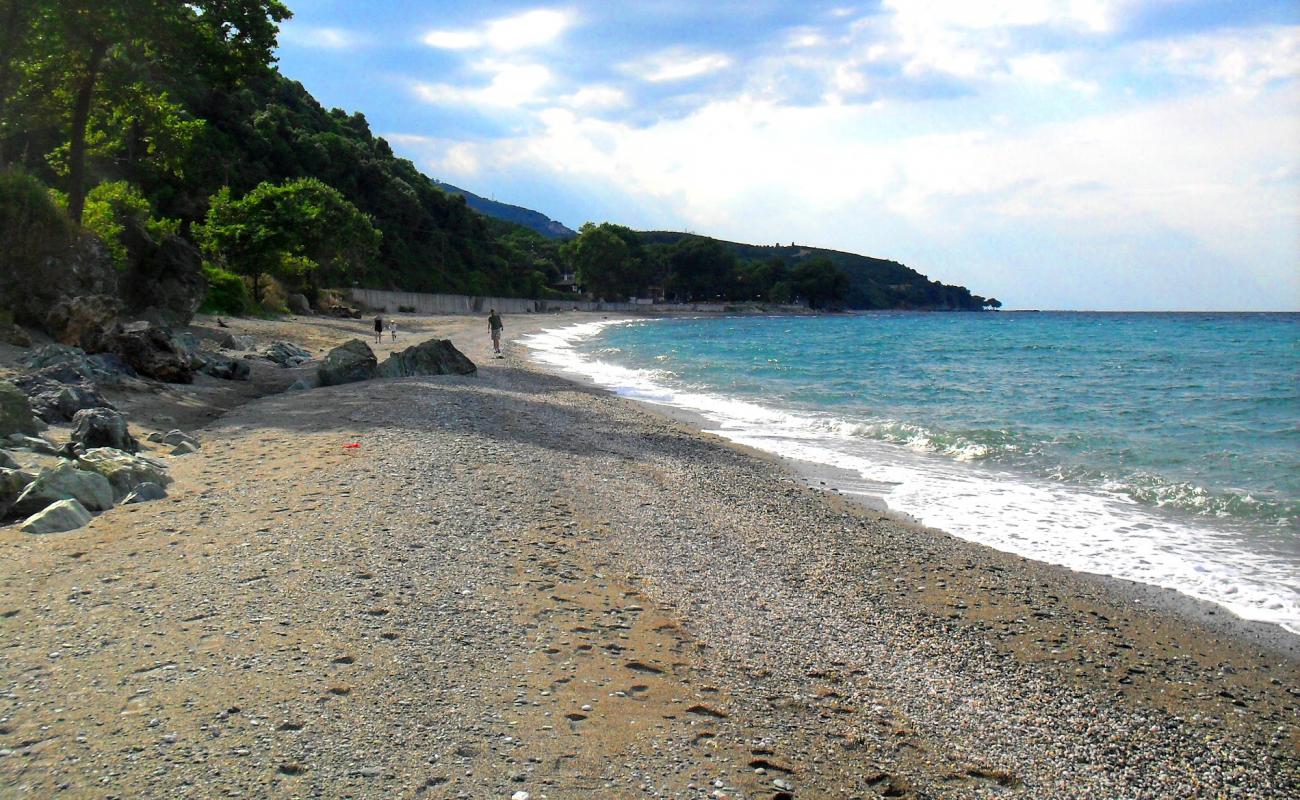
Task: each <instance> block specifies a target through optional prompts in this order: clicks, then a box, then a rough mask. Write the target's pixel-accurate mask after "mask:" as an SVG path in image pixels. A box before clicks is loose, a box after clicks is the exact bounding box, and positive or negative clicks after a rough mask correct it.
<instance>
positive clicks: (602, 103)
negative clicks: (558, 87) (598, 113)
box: [563, 86, 628, 109]
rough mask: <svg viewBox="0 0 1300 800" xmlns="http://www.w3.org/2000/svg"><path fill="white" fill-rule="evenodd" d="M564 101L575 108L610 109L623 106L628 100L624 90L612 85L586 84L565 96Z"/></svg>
mask: <svg viewBox="0 0 1300 800" xmlns="http://www.w3.org/2000/svg"><path fill="white" fill-rule="evenodd" d="M563 102H564V104H565V105H566V106H568V107H569V108H575V109H608V108H622V107H623V106H626V105H627V102H628V101H627V95H626V94H624V93H623V91H622V90H620V89H616V88H614V87H612V86H584V87H583V88H581V89H579V90H578V91H576V92H574V93H573V94H570V95H568V96H567V97H565V98H563Z"/></svg>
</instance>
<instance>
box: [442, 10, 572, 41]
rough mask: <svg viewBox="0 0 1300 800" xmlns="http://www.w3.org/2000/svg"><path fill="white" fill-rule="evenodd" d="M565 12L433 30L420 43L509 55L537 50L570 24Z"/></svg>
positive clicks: (533, 13)
mask: <svg viewBox="0 0 1300 800" xmlns="http://www.w3.org/2000/svg"><path fill="white" fill-rule="evenodd" d="M573 21H574V20H573V15H572V14H571V13H570V12H567V11H556V10H551V9H537V10H534V11H527V12H524V13H522V14H516V15H515V16H512V17H503V18H501V19H496V20H492V21H491V22H488V23H487V24H485V25H483V26H482V27H480V28H478V29H472V30H433V31H429V32H428V33H426V34H425V35H424V37H423V39H422V41H423V42H424V43H425V44H427V45H429V46H430V47H436V48H439V49H442V50H472V49H479V48H490V49H492V50H496V51H498V52H513V51H516V50H524V49H527V48H531V47H539V46H542V45H546V44H550V43H551V42H553V41H555V40H556V39H558V38H559V37H560V35H561V34H563V33H564V32H565V31H566V30H568V28H569V27H570V26H571V25H572V24H573Z"/></svg>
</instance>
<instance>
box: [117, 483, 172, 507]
mask: <svg viewBox="0 0 1300 800" xmlns="http://www.w3.org/2000/svg"><path fill="white" fill-rule="evenodd" d="M166 496H167V491H166V490H165V489H163V487H161V486H159V485H158V484H156V483H149V482H147V481H146V482H145V483H142V484H140V485H139V486H137V487H135V489H134V491H132V492H131V493H130V494H128V495H127V496H126V497H125V498H124V499H123V500H122V505H124V506H127V505H131V504H132V503H148V502H150V501H152V500H162V499H163V498H164V497H166Z"/></svg>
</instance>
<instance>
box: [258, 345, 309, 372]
mask: <svg viewBox="0 0 1300 800" xmlns="http://www.w3.org/2000/svg"><path fill="white" fill-rule="evenodd" d="M262 357H263V358H267V359H269V360H271V361H274V362H275V363H277V364H279V365H280V366H282V367H296V366H298V365H299V364H305V363H307V362H308V361H311V351H310V350H304V349H303V348H301V347H299V346H298V345H296V344H294V343H293V342H275V343H273V344H271V345H270V346H269V347H267V348H266V349H265V350H263V351H262Z"/></svg>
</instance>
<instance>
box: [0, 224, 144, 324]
mask: <svg viewBox="0 0 1300 800" xmlns="http://www.w3.org/2000/svg"><path fill="white" fill-rule="evenodd" d="M48 245H49V246H48V247H45V248H44V252H43V253H42V254H41V255H40V256H39V258H40V261H39V266H37V267H36V268H35V269H33V268H31V267H30V265H29V264H30V261H29V260H28V259H26V258H6V257H5V253H4V251H6V250H9V249H10V248H11V247H13V246H14V243H12V242H5V243H3V246H0V308H3V309H8V310H9V311H11V312H13V315H14V321H15V322H17V323H20V324H22V325H30V326H32V327H35V328H40V329H41V330H44V331H47V332H48V333H50V334H51V335H56V336H57V335H58V333H60V332H59V331H54V330H49V329H48V328H47V324H48V319H47V317H48V315H49V313H50V310H51V309H52V308H53V307H54V305H55V304H56V303H58V302H59V301H60V300H62V299H63V298H65V297H84V296H86V295H102V296H105V297H117V278H118V273H117V269H116V268H115V267H114V266H113V260H112V258H111V257H110V256H109V254H108V250H107V249H106V248H105V247H104V244H103V242H101V241H100V240H99V239H98V238H97V237H95V236H92V235H90V234H85V235H80V234H78V235H73V236H71V237H70V238H69V239H67V240H65V241H61V242H49V243H48Z"/></svg>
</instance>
